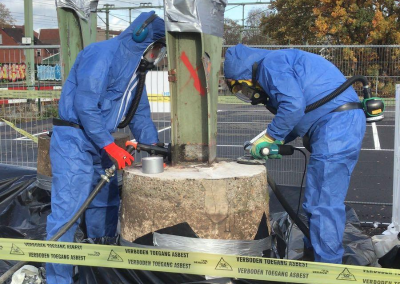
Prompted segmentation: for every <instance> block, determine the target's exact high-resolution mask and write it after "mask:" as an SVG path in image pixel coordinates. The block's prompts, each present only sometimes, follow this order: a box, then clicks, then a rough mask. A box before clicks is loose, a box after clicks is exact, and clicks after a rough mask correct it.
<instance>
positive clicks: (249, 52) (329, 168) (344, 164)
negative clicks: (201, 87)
mask: <svg viewBox="0 0 400 284" xmlns="http://www.w3.org/2000/svg"><path fill="white" fill-rule="evenodd" d="M224 73H225V78H226V79H227V84H228V86H229V87H230V89H231V91H232V92H233V93H235V94H236V95H237V97H238V98H240V99H241V100H243V101H245V102H248V103H252V104H253V105H255V104H259V103H263V104H264V105H265V106H266V107H267V109H269V110H270V111H271V112H272V113H274V114H275V117H274V118H273V120H272V122H271V123H270V124H269V125H268V127H267V129H266V133H265V135H263V136H262V137H260V138H259V139H258V140H256V141H255V142H254V144H253V145H252V148H251V151H250V152H251V154H252V156H253V157H254V158H257V159H261V158H265V159H268V158H272V159H279V158H281V156H280V155H272V156H268V157H264V156H262V155H261V154H260V149H262V148H269V147H271V145H273V144H283V143H288V142H290V141H292V140H294V139H295V138H296V137H307V138H308V140H309V144H310V145H309V146H310V151H311V156H310V160H309V164H308V167H307V182H306V191H305V200H304V203H303V208H304V210H305V212H306V214H307V215H308V218H309V226H310V237H311V240H307V239H305V245H306V247H307V248H309V249H311V248H312V249H313V250H314V257H315V261H318V262H328V263H341V262H342V256H343V252H344V250H343V247H342V239H343V233H344V228H345V218H346V214H345V206H344V200H345V197H346V194H347V189H348V186H349V182H350V176H351V173H352V171H353V169H354V167H355V165H356V163H357V160H358V156H359V153H360V150H361V143H362V140H363V137H364V132H365V127H366V125H365V124H366V118H365V114H364V112H363V110H362V105H361V103H360V100H359V98H358V96H357V94H356V92H355V91H354V89H353V88H352V87H350V88H348V89H346V90H345V91H344V92H343V93H341V94H340V95H339V96H337V97H336V98H334V99H333V100H331V101H329V102H327V103H325V104H323V105H321V106H320V107H318V108H316V109H314V110H312V111H310V112H308V113H305V108H306V106H308V105H310V104H312V103H314V102H316V101H318V100H319V99H321V98H323V97H325V96H327V95H328V94H330V93H331V92H333V91H334V90H335V89H337V88H338V87H339V86H340V85H341V84H342V83H344V82H345V81H346V79H345V77H344V76H343V74H342V73H341V72H340V71H339V70H338V69H337V68H336V67H335V66H334V65H333V64H332V63H331V62H329V61H327V60H326V59H324V58H323V57H321V56H319V55H316V54H312V53H308V52H305V51H301V50H296V49H286V50H262V49H256V48H249V47H246V46H244V45H241V44H239V45H237V46H234V47H231V48H229V49H228V50H227V52H226V55H225V63H224Z"/></svg>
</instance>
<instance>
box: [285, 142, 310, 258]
mask: <svg viewBox="0 0 400 284" xmlns="http://www.w3.org/2000/svg"><path fill="white" fill-rule="evenodd" d="M294 150H296V151H299V152H300V153H302V154H303V156H304V171H303V176H302V178H301V183H300V194H299V201H298V202H297V211H296V215H297V216H299V212H300V203H301V195H302V193H303V184H304V178H305V176H306V171H307V155H306V153H305V152H304V151H303V150H301V149H299V148H294ZM293 225H294V223H292V225H291V226H290V229H289V233H288V237H287V245H286V259H289V241H290V235H291V233H292V229H293Z"/></svg>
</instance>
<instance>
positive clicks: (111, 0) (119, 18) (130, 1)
mask: <svg viewBox="0 0 400 284" xmlns="http://www.w3.org/2000/svg"><path fill="white" fill-rule="evenodd" d="M263 1H264V2H267V1H266V0H263ZM1 2H2V3H3V4H4V5H6V7H7V8H8V9H9V10H10V12H11V15H12V16H13V17H14V19H15V20H16V24H17V25H23V24H24V0H1ZM143 2H145V3H152V5H154V6H161V5H162V3H163V0H139V1H137V0H100V1H99V5H98V8H102V7H103V5H104V4H113V5H115V6H116V7H138V6H139V5H140V3H143ZM246 2H249V3H250V2H261V1H260V0H230V1H229V0H228V3H229V4H233V3H246ZM252 8H263V9H267V5H245V17H246V16H247V13H248V12H249V11H250V10H251V9H252ZM149 10H150V9H140V10H139V9H138V10H132V19H134V18H135V17H136V16H137V15H138V14H140V13H141V12H143V11H149ZM225 11H226V12H225V17H226V18H230V19H234V20H240V21H241V19H242V6H234V5H229V6H227V8H226V10H225ZM156 13H157V14H159V15H163V13H164V12H163V10H156ZM98 16H99V18H98V19H97V24H98V26H100V27H102V28H105V24H104V23H103V22H102V20H101V19H103V21H105V14H104V13H98ZM128 23H129V12H128V11H127V10H117V11H111V12H110V28H111V29H114V30H123V29H125V28H126V27H127V26H128ZM57 27H58V25H57V13H56V5H55V0H33V28H34V30H35V31H37V32H38V31H39V30H40V29H43V28H57Z"/></svg>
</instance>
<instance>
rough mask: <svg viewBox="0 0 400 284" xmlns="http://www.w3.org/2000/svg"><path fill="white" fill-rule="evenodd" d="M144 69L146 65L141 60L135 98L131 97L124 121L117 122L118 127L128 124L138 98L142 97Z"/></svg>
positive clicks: (144, 79) (138, 101) (137, 103)
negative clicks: (131, 100)
mask: <svg viewBox="0 0 400 284" xmlns="http://www.w3.org/2000/svg"><path fill="white" fill-rule="evenodd" d="M146 69H147V65H146V63H145V62H143V60H142V61H141V62H140V65H139V82H138V86H137V89H136V95H135V98H134V99H133V102H132V104H131V107H130V108H129V111H128V113H127V115H126V116H125V119H124V121H122V122H121V123H120V124H118V128H125V127H126V126H128V124H129V123H130V122H131V121H132V118H133V116H134V115H135V113H136V110H137V108H138V106H139V103H140V99H141V98H142V93H143V89H144V84H145V82H146Z"/></svg>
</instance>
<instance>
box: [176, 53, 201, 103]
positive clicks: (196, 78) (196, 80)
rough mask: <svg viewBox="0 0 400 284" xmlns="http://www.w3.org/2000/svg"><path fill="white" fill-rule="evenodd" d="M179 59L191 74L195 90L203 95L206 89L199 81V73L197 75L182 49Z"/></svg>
mask: <svg viewBox="0 0 400 284" xmlns="http://www.w3.org/2000/svg"><path fill="white" fill-rule="evenodd" d="M181 59H182V62H183V64H185V66H186V68H187V69H188V71H189V73H190V75H191V76H192V78H193V80H194V84H193V85H194V87H195V88H196V90H197V91H199V93H200V95H201V96H204V95H205V94H206V90H205V89H204V87H203V86H202V85H201V83H200V78H199V75H197V71H196V70H195V69H194V68H193V66H192V64H191V63H190V61H189V58H188V57H187V55H186V53H185V52H184V51H183V52H182V54H181Z"/></svg>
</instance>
